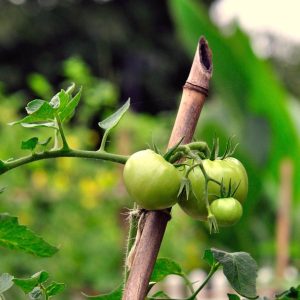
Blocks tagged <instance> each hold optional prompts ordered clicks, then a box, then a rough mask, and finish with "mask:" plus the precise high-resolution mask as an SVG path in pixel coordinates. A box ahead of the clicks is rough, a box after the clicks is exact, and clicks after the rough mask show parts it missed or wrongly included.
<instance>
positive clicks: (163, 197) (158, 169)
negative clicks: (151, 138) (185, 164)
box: [123, 150, 181, 210]
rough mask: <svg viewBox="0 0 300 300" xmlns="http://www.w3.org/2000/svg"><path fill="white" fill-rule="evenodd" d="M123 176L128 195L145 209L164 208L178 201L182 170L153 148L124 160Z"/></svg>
mask: <svg viewBox="0 0 300 300" xmlns="http://www.w3.org/2000/svg"><path fill="white" fill-rule="evenodd" d="M123 178H124V182H125V186H126V188H127V191H128V193H129V195H130V196H131V197H132V198H133V199H134V201H136V203H137V204H138V205H139V206H140V207H142V208H144V209H147V210H160V209H165V208H168V207H171V206H173V205H174V204H175V203H176V202H177V193H178V190H179V188H180V182H181V174H180V172H179V171H178V170H177V169H176V168H175V167H174V166H173V165H172V164H170V163H169V162H167V161H166V160H165V159H164V158H163V157H162V156H161V155H159V154H157V153H155V152H154V151H152V150H143V151H139V152H136V153H134V154H133V155H131V156H130V158H129V159H128V160H127V162H126V164H125V167H124V172H123Z"/></svg>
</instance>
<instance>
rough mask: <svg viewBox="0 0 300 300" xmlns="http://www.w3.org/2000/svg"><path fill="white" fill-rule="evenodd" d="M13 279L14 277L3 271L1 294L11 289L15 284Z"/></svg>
mask: <svg viewBox="0 0 300 300" xmlns="http://www.w3.org/2000/svg"><path fill="white" fill-rule="evenodd" d="M13 279H14V277H13V276H11V275H10V274H8V273H3V274H2V275H1V276H0V294H2V293H4V292H5V291H7V290H9V289H10V288H11V287H12V286H13V284H14V282H13Z"/></svg>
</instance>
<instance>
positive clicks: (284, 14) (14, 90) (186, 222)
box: [0, 0, 300, 299]
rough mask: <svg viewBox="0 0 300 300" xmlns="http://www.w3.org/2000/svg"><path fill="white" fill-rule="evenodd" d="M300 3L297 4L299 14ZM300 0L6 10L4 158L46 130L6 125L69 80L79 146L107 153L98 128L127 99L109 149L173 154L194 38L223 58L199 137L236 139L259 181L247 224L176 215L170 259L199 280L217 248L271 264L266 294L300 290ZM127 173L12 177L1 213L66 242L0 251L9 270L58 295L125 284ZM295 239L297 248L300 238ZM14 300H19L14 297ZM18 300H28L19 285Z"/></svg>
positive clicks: (168, 241) (265, 273)
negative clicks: (221, 224) (54, 249)
mask: <svg viewBox="0 0 300 300" xmlns="http://www.w3.org/2000/svg"><path fill="white" fill-rule="evenodd" d="M297 5H298V6H297ZM296 12H299V3H298V1H296V0H294V1H293V0H286V1H285V2H284V4H282V6H281V3H280V1H278V2H276V1H269V0H268V1H267V0H266V1H260V2H259V1H253V0H252V1H250V0H243V1H241V0H240V1H234V0H220V1H210V0H205V1H204V0H203V1H200V0H199V1H191V0H169V1H158V0H153V1H138V0H128V1H122V0H119V1H117V0H115V1H107V0H94V1H92V0H90V1H80V0H62V1H57V0H39V1H36V0H30V1H29V0H27V1H26V0H10V1H8V0H0V109H1V120H0V138H1V147H0V158H1V159H9V158H11V157H14V158H16V157H19V156H21V155H26V154H29V153H27V152H26V151H24V150H19V148H20V144H21V141H22V140H26V139H28V138H30V137H32V136H39V137H41V138H43V137H48V136H49V132H48V131H47V129H43V130H36V129H25V128H21V127H17V126H15V127H13V128H12V127H9V126H7V123H8V122H11V121H14V120H17V119H18V118H20V117H21V116H23V115H24V107H25V105H26V103H27V102H28V101H30V100H32V99H35V98H39V99H50V98H51V96H52V95H53V94H54V93H56V92H57V91H59V90H60V88H65V87H67V86H68V85H69V84H70V83H71V82H75V83H76V84H77V86H83V99H82V102H81V105H80V106H79V108H78V109H77V114H76V116H75V117H74V118H73V120H72V122H71V124H70V125H69V126H68V128H66V132H67V137H68V140H69V143H70V144H71V145H72V146H73V147H76V148H84V149H91V150H92V149H96V148H97V147H98V146H99V142H100V137H101V134H102V132H101V131H100V128H98V126H97V123H98V121H100V120H101V119H103V118H105V117H106V116H107V115H108V114H109V113H111V112H113V111H114V110H115V109H116V108H117V107H119V106H120V105H121V104H122V103H124V102H125V101H126V100H127V99H128V98H129V97H130V98H131V101H132V106H131V111H130V113H128V114H126V116H125V117H124V119H123V120H122V121H121V122H120V125H119V126H118V128H117V129H116V130H114V132H113V134H112V137H111V139H110V150H111V151H113V152H117V153H122V154H130V153H132V152H134V151H137V150H140V149H145V148H147V147H148V144H151V143H152V142H155V143H156V144H157V145H158V146H159V147H160V148H161V149H164V147H165V145H166V144H167V141H168V136H169V135H170V132H171V128H172V126H173V122H174V118H175V115H176V110H177V107H178V104H179V101H180V95H181V88H182V86H183V84H184V82H185V80H186V78H187V75H188V72H189V69H190V65H191V61H192V58H193V55H194V51H195V48H196V45H197V41H198V39H199V37H200V35H205V37H206V38H207V40H208V42H209V45H210V47H211V49H212V51H213V63H214V74H213V80H212V84H211V91H210V95H209V98H208V100H207V103H206V104H205V107H204V109H203V111H202V115H201V118H200V121H199V124H198V127H197V132H196V134H195V137H196V138H197V139H201V140H206V141H207V142H208V143H209V144H211V142H212V138H213V136H214V135H215V134H217V136H219V137H220V140H221V149H223V150H224V147H225V145H226V141H227V139H228V138H229V137H231V136H233V135H235V140H236V141H237V142H238V143H239V147H238V149H237V152H236V157H237V158H239V159H240V160H241V161H242V162H243V163H244V165H245V167H246V169H247V171H248V176H249V196H248V199H247V201H246V203H245V205H244V216H243V218H242V220H241V221H240V222H239V223H238V224H237V225H236V226H234V227H230V228H222V230H221V232H220V233H219V234H216V235H209V232H208V230H207V227H206V226H205V224H203V223H201V222H198V221H195V220H192V219H190V218H189V217H188V216H186V215H185V214H184V213H183V212H182V211H180V209H179V208H178V207H175V208H174V210H173V212H172V214H173V218H172V222H170V223H169V225H168V228H167V232H166V235H165V238H164V241H163V245H162V249H161V252H160V256H169V257H170V258H172V259H174V260H175V261H177V262H178V263H180V264H181V265H182V267H183V269H184V270H185V271H186V272H187V273H189V272H192V271H195V270H198V269H199V268H201V269H204V270H205V269H206V268H207V265H206V264H205V263H204V262H203V260H202V255H203V251H204V249H206V248H210V247H216V248H222V249H225V250H229V251H246V252H249V253H251V255H252V256H253V257H254V258H255V259H256V260H257V261H258V264H259V266H260V268H261V269H260V270H261V272H260V277H259V280H260V281H259V284H260V287H262V288H263V287H265V286H268V287H269V288H270V289H275V288H276V289H279V290H282V289H285V288H289V287H290V286H291V285H295V284H297V283H299V268H300V244H299V240H298V238H299V236H300V218H299V214H300V184H299V182H300V159H299V150H300V147H299V131H300V121H299V120H300V119H299V116H300V76H299V72H300V33H299V30H297V28H299V26H298V25H299V20H298V16H297V13H296ZM121 174H122V168H121V167H120V166H117V165H112V163H102V162H97V163H95V162H93V161H86V160H80V159H73V158H69V159H67V158H62V159H57V160H55V161H41V162H37V163H34V164H31V165H28V166H23V167H21V168H18V169H16V170H13V171H11V172H9V173H7V174H4V175H2V176H1V178H0V187H6V190H5V192H4V193H3V194H1V195H0V200H1V201H0V211H1V212H9V213H11V214H13V215H17V216H19V217H20V222H21V223H22V224H25V225H28V226H29V227H30V228H31V229H33V230H34V231H35V232H38V233H39V234H40V235H42V236H43V237H44V238H45V239H46V240H47V241H49V242H52V243H53V244H55V245H59V246H60V251H59V253H58V254H56V256H55V257H54V258H47V259H40V258H35V257H31V256H29V255H27V254H22V253H19V252H12V251H6V250H5V249H0V251H1V257H2V259H1V260H0V270H1V273H3V272H8V273H12V274H13V275H15V276H19V277H21V276H29V275H31V274H33V273H35V272H37V271H39V270H41V269H45V270H47V271H49V272H50V273H51V274H52V276H53V279H54V280H56V281H59V282H65V283H66V285H67V289H66V291H65V293H64V294H63V295H62V296H61V298H59V299H82V296H81V292H82V291H84V292H86V293H94V292H96V293H100V292H108V291H109V290H111V289H113V288H115V287H116V286H117V285H118V284H119V282H120V281H121V276H122V265H123V260H124V251H123V250H124V248H125V242H126V234H127V221H126V214H127V213H128V208H131V207H132V203H131V201H130V199H129V198H128V195H127V193H126V191H125V190H124V187H123V183H122V177H121ZM297 237H298V238H297ZM9 297H10V298H9ZM7 298H8V299H23V298H24V296H23V295H19V294H18V293H17V291H15V290H14V289H13V290H12V291H11V292H10V294H7Z"/></svg>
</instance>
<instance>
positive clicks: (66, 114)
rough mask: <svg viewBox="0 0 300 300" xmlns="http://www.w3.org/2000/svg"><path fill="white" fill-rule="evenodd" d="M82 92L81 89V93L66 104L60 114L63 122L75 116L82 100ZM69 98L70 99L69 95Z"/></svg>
mask: <svg viewBox="0 0 300 300" xmlns="http://www.w3.org/2000/svg"><path fill="white" fill-rule="evenodd" d="M81 92H82V88H80V90H79V92H78V93H77V94H76V95H75V96H74V97H73V98H72V99H71V100H70V101H69V102H68V103H67V104H66V106H65V107H64V109H62V110H61V111H59V112H58V115H59V117H60V120H61V121H62V122H65V121H68V120H70V119H71V118H72V116H73V115H74V112H75V109H76V107H77V105H78V103H79V101H80V98H81ZM67 96H68V97H69V95H68V94H67Z"/></svg>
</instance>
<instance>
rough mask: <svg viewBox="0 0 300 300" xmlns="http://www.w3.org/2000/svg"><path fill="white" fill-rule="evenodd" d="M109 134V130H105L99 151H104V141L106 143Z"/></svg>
mask: <svg viewBox="0 0 300 300" xmlns="http://www.w3.org/2000/svg"><path fill="white" fill-rule="evenodd" d="M109 133H110V130H105V131H104V134H103V138H102V141H101V145H100V148H99V151H105V146H106V141H107V138H108V135H109Z"/></svg>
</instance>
